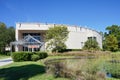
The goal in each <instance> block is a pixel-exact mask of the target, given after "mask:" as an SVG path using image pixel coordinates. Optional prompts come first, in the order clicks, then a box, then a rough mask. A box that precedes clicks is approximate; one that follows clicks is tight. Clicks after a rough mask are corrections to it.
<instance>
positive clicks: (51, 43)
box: [45, 26, 69, 52]
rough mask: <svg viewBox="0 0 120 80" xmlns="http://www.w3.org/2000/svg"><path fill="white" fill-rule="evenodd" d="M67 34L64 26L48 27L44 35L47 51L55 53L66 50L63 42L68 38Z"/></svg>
mask: <svg viewBox="0 0 120 80" xmlns="http://www.w3.org/2000/svg"><path fill="white" fill-rule="evenodd" d="M68 33H69V32H68V30H67V27H65V26H54V27H50V28H49V30H48V31H47V33H46V35H45V39H46V41H47V49H50V50H52V51H55V52H57V51H61V50H63V49H66V45H65V41H66V40H67V38H68Z"/></svg>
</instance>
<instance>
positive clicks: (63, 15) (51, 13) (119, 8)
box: [0, 0, 120, 32]
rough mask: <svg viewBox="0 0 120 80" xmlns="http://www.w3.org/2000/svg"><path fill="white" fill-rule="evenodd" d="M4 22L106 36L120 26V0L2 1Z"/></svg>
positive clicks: (0, 7)
mask: <svg viewBox="0 0 120 80" xmlns="http://www.w3.org/2000/svg"><path fill="white" fill-rule="evenodd" d="M0 22H4V23H5V24H6V25H7V26H8V27H9V26H14V27H15V24H16V23H17V22H33V23H34V22H35V23H38V22H39V23H54V24H66V25H73V26H82V27H88V28H91V29H93V30H97V31H102V32H105V28H106V27H107V26H111V25H113V24H116V25H120V0H0Z"/></svg>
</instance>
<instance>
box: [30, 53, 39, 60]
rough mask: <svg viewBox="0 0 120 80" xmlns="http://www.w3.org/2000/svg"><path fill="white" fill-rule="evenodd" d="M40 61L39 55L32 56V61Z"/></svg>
mask: <svg viewBox="0 0 120 80" xmlns="http://www.w3.org/2000/svg"><path fill="white" fill-rule="evenodd" d="M39 59H40V57H39V55H37V54H33V55H32V56H31V60H32V61H37V60H39Z"/></svg>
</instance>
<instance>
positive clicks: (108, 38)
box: [103, 25, 120, 51]
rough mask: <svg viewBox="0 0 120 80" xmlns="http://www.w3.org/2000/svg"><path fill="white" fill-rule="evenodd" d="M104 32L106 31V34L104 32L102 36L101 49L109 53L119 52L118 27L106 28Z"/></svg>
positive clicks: (119, 34)
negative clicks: (103, 38)
mask: <svg viewBox="0 0 120 80" xmlns="http://www.w3.org/2000/svg"><path fill="white" fill-rule="evenodd" d="M106 30H108V33H106V32H105V34H104V37H105V40H104V41H103V49H104V50H110V51H117V50H119V48H120V26H118V25H112V26H108V27H107V28H106ZM112 37H113V39H112ZM114 43H115V44H114Z"/></svg>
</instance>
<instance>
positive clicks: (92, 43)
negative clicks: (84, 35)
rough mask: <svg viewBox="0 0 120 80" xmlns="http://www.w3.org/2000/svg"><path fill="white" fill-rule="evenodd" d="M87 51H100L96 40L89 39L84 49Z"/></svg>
mask: <svg viewBox="0 0 120 80" xmlns="http://www.w3.org/2000/svg"><path fill="white" fill-rule="evenodd" d="M83 49H85V50H89V51H93V50H99V49H100V48H99V46H98V42H97V41H96V40H94V39H88V40H87V41H86V42H85V45H84V47H83Z"/></svg>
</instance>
